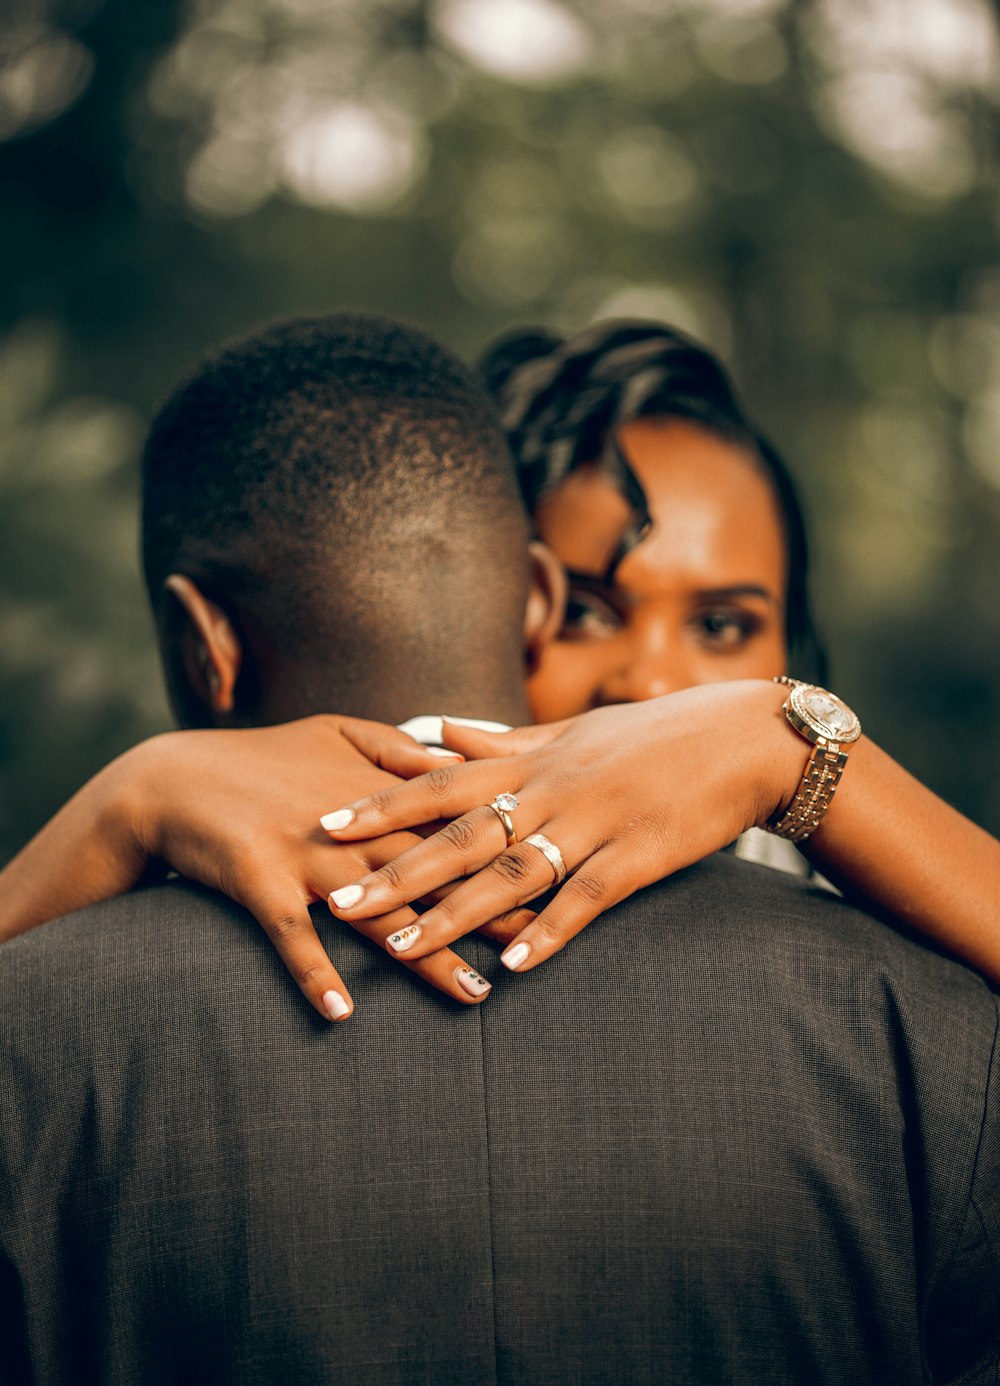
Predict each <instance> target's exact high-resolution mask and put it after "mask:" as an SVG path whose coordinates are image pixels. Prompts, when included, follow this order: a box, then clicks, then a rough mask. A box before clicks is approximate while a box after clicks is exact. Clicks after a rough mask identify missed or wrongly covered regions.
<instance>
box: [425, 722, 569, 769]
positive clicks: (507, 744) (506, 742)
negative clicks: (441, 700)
mask: <svg viewBox="0 0 1000 1386" xmlns="http://www.w3.org/2000/svg"><path fill="white" fill-rule="evenodd" d="M567 726H568V723H567V722H548V723H546V724H544V725H539V726H536V727H514V728H513V730H512V731H506V732H488V731H483V730H482V728H481V727H470V726H467V725H466V723H465V722H463V720H462V719H461V718H460V717H442V718H441V730H442V736H443V739H444V744H445V746H446V747H447V748H448V749H449V750H453V751H457V752H460V753H461V754H462V755H463V756H465V757H467V758H468V759H469V760H494V759H498V758H500V757H502V756H518V755H521V754H522V753H523V752H525V751H535V750H537V749H538V748H539V746H547V745H548V744H549V742H550V741H554V740H555V739H556V737H557V736H561V735H562V733H563V732H564V731H565V729H566V727H567Z"/></svg>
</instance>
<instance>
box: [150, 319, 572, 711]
mask: <svg viewBox="0 0 1000 1386" xmlns="http://www.w3.org/2000/svg"><path fill="white" fill-rule="evenodd" d="M142 548H143V562H144V567H145V573H146V581H147V585H148V588H149V593H150V598H151V601H152V604H153V610H154V613H155V616H156V621H157V628H158V633H159V638H160V646H161V652H162V656H163V662H164V668H165V671H166V675H167V682H168V686H169V689H170V693H171V698H172V701H173V704H174V708H175V711H176V713H177V715H178V718H179V720H180V721H181V722H182V723H184V724H187V725H207V724H212V723H216V724H223V723H226V722H230V723H252V722H262V721H274V720H279V719H283V718H288V717H295V716H301V715H305V714H307V713H310V712H316V711H321V710H330V709H334V710H336V711H339V712H345V713H353V714H358V715H361V714H363V715H368V716H376V717H383V718H386V719H389V720H394V719H398V718H400V717H402V716H405V715H408V714H410V713H412V712H414V711H416V710H420V709H421V708H425V707H431V706H435V705H441V704H444V703H445V702H447V705H448V706H449V707H451V708H452V709H453V710H456V711H462V710H465V709H466V708H469V709H471V708H472V706H473V705H475V707H476V709H477V710H479V711H480V712H481V714H488V713H490V712H492V713H493V714H494V715H498V716H499V715H505V716H521V715H522V711H521V710H522V708H523V704H522V701H521V700H522V689H521V680H522V677H523V673H524V652H525V649H526V648H527V649H528V651H529V654H530V653H531V650H532V648H533V646H534V645H536V644H537V643H538V641H539V640H543V639H545V638H547V636H548V634H549V632H550V628H551V624H552V622H551V620H550V619H549V608H550V606H551V604H552V601H551V598H552V592H551V582H550V581H549V572H550V570H549V567H548V565H547V563H546V562H545V558H544V556H543V557H542V559H541V578H542V581H541V584H540V585H539V560H538V559H537V558H536V561H535V562H534V564H533V563H532V559H531V556H530V555H529V550H528V527H527V519H526V517H525V514H524V511H523V508H522V505H521V502H520V499H519V494H518V487H517V482H516V478H515V474H514V466H513V462H512V460H511V458H510V455H509V453H508V450H507V446H506V443H505V440H504V436H503V433H502V430H501V429H500V426H499V423H498V422H497V420H496V418H495V415H494V412H493V408H492V405H491V402H490V400H489V397H488V395H487V394H486V392H485V389H484V387H483V386H482V385H481V384H480V383H479V381H478V380H477V379H476V377H475V376H474V375H473V374H472V373H471V372H470V371H468V370H467V369H466V368H465V367H464V366H463V365H462V364H461V363H460V362H459V361H458V360H456V359H455V358H454V357H453V356H452V355H451V354H450V353H449V352H447V351H446V350H444V348H442V347H441V346H439V345H438V344H437V343H436V342H434V341H433V340H432V339H431V338H430V337H428V336H427V335H426V334H425V333H423V332H420V331H418V330H416V329H414V328H412V327H407V326H403V325H401V324H399V323H395V322H392V321H389V320H388V319H385V318H379V317H373V316H369V315H361V314H349V313H329V314H324V315H320V316H316V317H309V318H297V319H292V320H290V321H287V322H279V323H275V324H272V325H271V326H268V327H265V328H263V329H261V330H259V331H257V332H254V333H252V334H251V335H250V336H248V337H245V338H243V339H241V340H239V341H235V342H232V343H229V344H228V345H226V346H224V347H222V348H221V349H220V350H219V351H217V352H216V353H214V354H213V355H211V356H209V357H208V358H207V359H206V360H205V361H204V362H203V363H202V364H201V365H200V366H199V367H198V369H197V370H196V371H195V372H194V373H193V374H192V375H191V376H189V377H188V378H187V380H185V381H184V382H183V383H182V384H181V385H180V386H179V387H178V388H177V389H176V390H175V391H174V393H173V394H172V395H171V396H170V398H169V399H168V400H167V402H166V403H165V405H164V406H163V408H162V409H161V410H160V413H159V414H158V416H157V417H156V419H155V420H154V422H153V425H152V428H151V430H150V434H149V439H148V441H147V444H146V449H145V454H144V458H143V517H142ZM526 612H527V616H526ZM456 699H457V700H458V702H457V703H456ZM459 704H462V706H459Z"/></svg>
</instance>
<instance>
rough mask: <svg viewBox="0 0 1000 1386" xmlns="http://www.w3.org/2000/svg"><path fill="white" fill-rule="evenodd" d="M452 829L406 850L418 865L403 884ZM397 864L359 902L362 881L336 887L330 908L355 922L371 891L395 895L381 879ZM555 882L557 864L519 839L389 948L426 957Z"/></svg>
mask: <svg viewBox="0 0 1000 1386" xmlns="http://www.w3.org/2000/svg"><path fill="white" fill-rule="evenodd" d="M473 819H474V815H472V814H470V815H468V816H467V818H466V819H464V820H459V824H468V823H471V822H472V821H473ZM455 826H456V824H450V825H449V827H451V828H454V827H455ZM487 826H488V825H487ZM447 832H448V829H447V828H446V829H444V830H443V831H442V832H441V833H439V834H436V835H435V838H429V839H428V841H427V842H425V843H421V845H420V846H419V847H415V848H413V850H412V852H408V853H407V854H406V856H407V857H410V858H411V859H412V860H413V862H415V863H416V865H414V866H413V868H412V871H407V872H406V873H405V875H404V882H405V880H406V879H407V878H409V877H412V875H414V874H415V875H417V876H418V877H419V875H420V873H421V870H422V868H421V866H420V864H419V859H420V858H422V857H423V856H425V855H429V856H436V855H437V853H438V852H440V851H441V850H442V849H440V848H437V847H435V845H434V844H435V840H436V838H441V837H443V836H445V835H446V834H447ZM428 848H429V849H430V853H428ZM567 850H568V851H572V848H570V847H567ZM581 855H583V853H582V851H581ZM576 859H577V858H576V855H575V854H573V855H571V858H570V860H571V861H575V860H576ZM401 860H403V859H401ZM395 865H396V864H395V863H394V864H393V865H391V866H389V867H388V868H383V871H381V872H378V873H376V875H375V876H374V877H372V878H371V880H372V881H373V882H374V884H373V886H372V887H371V892H370V893H366V894H365V896H364V897H362V898H360V899H357V900H355V897H354V895H353V894H351V893H350V892H351V891H352V890H357V889H359V888H360V885H359V886H357V887H348V890H347V891H335V892H334V893H333V895H332V896H331V902H330V903H331V909H333V910H334V911H335V913H337V914H338V915H340V916H341V917H342V918H344V919H347V920H350V921H352V922H353V920H354V919H355V918H356V917H358V915H360V914H361V913H367V912H368V911H369V910H370V909H372V908H373V907H374V906H373V903H372V898H371V897H372V895H381V896H383V897H384V895H385V894H391V893H392V890H391V888H390V887H386V886H385V885H384V884H383V881H382V880H380V879H379V878H380V877H382V878H384V875H385V872H386V870H388V872H389V873H390V874H391V873H392V872H393V869H394V866H395ZM554 881H555V872H554V868H553V866H552V863H551V862H550V861H549V860H548V858H547V857H546V856H545V854H544V853H543V852H542V851H541V850H540V849H539V848H538V847H537V846H535V845H533V844H532V843H531V842H530V841H527V842H521V843H516V844H515V845H513V846H511V847H508V848H507V849H506V850H504V851H500V852H495V853H493V854H492V856H491V857H490V859H489V860H488V861H487V863H486V864H485V865H484V866H483V867H482V869H481V870H478V871H476V872H475V874H472V875H470V878H469V879H468V880H465V881H462V882H460V883H459V884H457V885H456V886H455V887H454V889H453V890H451V891H449V892H448V894H447V896H446V897H445V898H444V899H442V900H440V901H439V902H438V903H437V904H436V905H435V906H434V907H433V908H432V909H429V910H428V911H427V912H426V913H425V914H422V915H421V916H420V918H419V919H417V920H415V921H414V922H413V923H412V924H411V925H409V926H408V927H407V928H406V929H403V930H400V931H398V932H397V933H390V934H389V935H388V937H387V942H388V946H389V947H390V948H391V949H393V950H395V951H396V952H397V953H400V954H406V955H407V956H408V957H414V958H419V957H423V956H424V955H425V954H426V953H429V952H433V951H434V950H435V949H437V948H442V947H444V946H445V945H446V944H448V943H451V942H452V941H453V940H455V939H457V938H460V937H462V935H463V934H467V933H469V932H470V931H471V930H473V929H478V928H480V927H481V926H482V925H485V924H489V923H490V921H492V920H495V919H498V918H501V917H503V916H504V915H507V914H509V913H510V911H512V910H514V909H516V908H518V907H519V906H523V905H525V904H526V903H527V902H528V901H530V900H534V899H537V897H538V896H539V895H543V894H544V893H545V892H546V891H547V890H549V889H551V887H552V885H553V883H554Z"/></svg>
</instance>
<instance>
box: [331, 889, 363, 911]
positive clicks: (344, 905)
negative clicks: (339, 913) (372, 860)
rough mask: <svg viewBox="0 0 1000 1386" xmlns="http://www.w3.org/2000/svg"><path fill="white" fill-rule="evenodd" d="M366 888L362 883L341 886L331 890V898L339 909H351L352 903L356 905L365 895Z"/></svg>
mask: <svg viewBox="0 0 1000 1386" xmlns="http://www.w3.org/2000/svg"><path fill="white" fill-rule="evenodd" d="M364 893H365V888H364V886H360V885H350V886H341V887H340V889H339V890H332V891H331V892H330V899H331V900H332V901H333V903H334V904H335V905H336V906H337V909H338V910H349V909H350V908H351V906H352V905H356V904H357V903H358V901H359V900H360V899H362V897H363V896H364Z"/></svg>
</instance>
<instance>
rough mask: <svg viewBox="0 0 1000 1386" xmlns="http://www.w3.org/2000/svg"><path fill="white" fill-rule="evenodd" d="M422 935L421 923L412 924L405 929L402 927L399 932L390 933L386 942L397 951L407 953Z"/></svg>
mask: <svg viewBox="0 0 1000 1386" xmlns="http://www.w3.org/2000/svg"><path fill="white" fill-rule="evenodd" d="M419 937H420V925H419V924H410V925H408V926H407V928H405V929H400V931H399V933H397V934H390V935H389V937H388V938H387V939H386V943H387V944H388V945H389V947H390V948H391V949H392V950H393V952H395V953H405V952H406V951H407V949H409V948H412V947H413V945H414V944H415V943H416V941H417V939H418V938H419Z"/></svg>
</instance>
